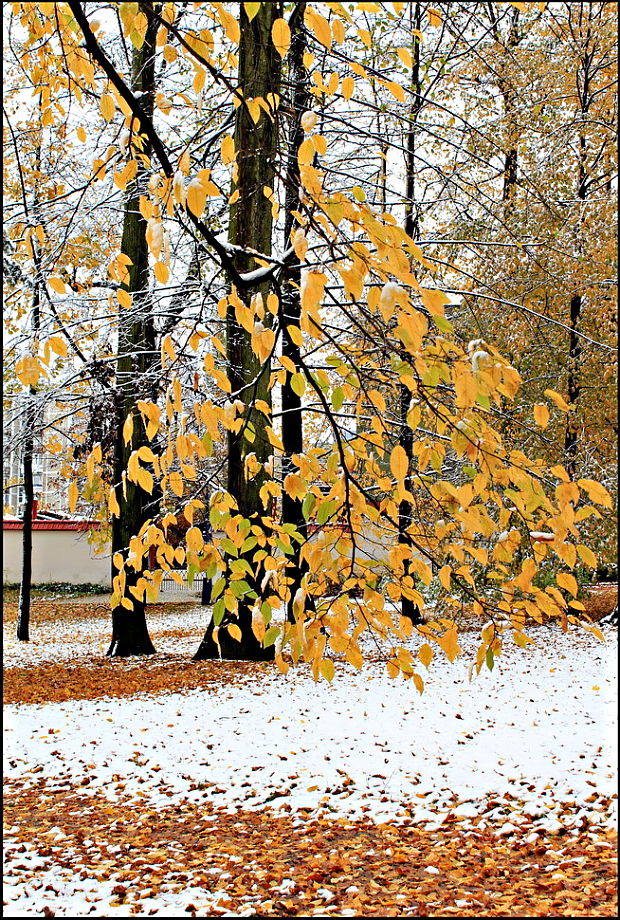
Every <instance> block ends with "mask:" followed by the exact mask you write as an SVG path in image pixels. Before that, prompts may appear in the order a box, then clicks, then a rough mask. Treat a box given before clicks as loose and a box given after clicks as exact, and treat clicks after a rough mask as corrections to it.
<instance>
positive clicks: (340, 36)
mask: <svg viewBox="0 0 620 920" xmlns="http://www.w3.org/2000/svg"><path fill="white" fill-rule="evenodd" d="M332 38H333V39H334V41H335V42H336V44H338V45H341V44H342V42H343V41H344V39H345V31H344V25H343V24H342V22H341V21H340V19H334V20H333V22H332Z"/></svg>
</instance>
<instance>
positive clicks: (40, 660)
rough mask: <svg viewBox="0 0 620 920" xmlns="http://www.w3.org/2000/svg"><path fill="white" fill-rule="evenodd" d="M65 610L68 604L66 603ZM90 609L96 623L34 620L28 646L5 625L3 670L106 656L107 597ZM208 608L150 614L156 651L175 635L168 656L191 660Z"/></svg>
mask: <svg viewBox="0 0 620 920" xmlns="http://www.w3.org/2000/svg"><path fill="white" fill-rule="evenodd" d="M66 603H67V606H68V605H69V604H70V603H71V601H68V602H66ZM88 603H89V601H88V599H87V600H84V599H83V598H80V604H81V605H82V606H87V605H88ZM90 603H91V604H92V609H93V610H96V611H97V612H99V613H100V614H101V616H100V619H99V621H97V622H96V623H93V620H92V619H88V618H83V619H78V618H77V617H76V618H75V619H72V620H71V623H70V627H68V625H67V622H66V620H65V619H60V618H59V619H58V620H56V621H55V620H53V619H47V620H45V621H44V622H42V623H38V622H36V619H35V617H36V613H35V617H33V619H34V620H35V622H34V624H33V626H31V637H30V641H29V642H28V643H24V642H18V641H17V639H16V638H15V629H14V626H13V624H12V623H11V624H10V627H9V626H8V625H6V624H5V630H4V637H3V638H4V650H3V662H4V667H5V668H15V667H20V666H21V667H34V666H36V665H40V664H48V663H49V664H59V663H61V662H67V663H68V662H70V661H72V660H78V659H80V660H82V661H83V659H84V657H85V656H89V655H95V656H99V655H105V653H106V651H107V649H108V647H109V645H110V641H111V639H112V627H111V616H110V605H109V596H108V595H105V596H102V597H101V598H99V597H96V598H93V599H91V601H90ZM210 615H211V608H205V607H201V606H194V605H188V604H186V605H184V606H183V607H182V608H181V609H179V608H178V607H177V608H173V609H172V610H166V609H165V608H164V609H163V610H162V609H161V608H159V609H155V610H149V615H148V622H149V631H150V634H151V637H152V638H153V641H154V643H155V645H156V647H157V648H158V649H159V648H160V646H161V645H162V643H161V642H160V640H159V636H160V635H162V634H164V635H165V633H170V632H175V631H176V632H178V635H177V636H174V637H173V636H170V635H167V636H166V638H165V650H166V652H167V653H168V654H178V655H187V656H188V657H191V656H192V655H193V654H194V652H195V651H196V649H197V648H198V646H199V644H200V639H201V637H202V634H203V633H204V631H205V630H206V628H207V623H208V617H209V616H210ZM183 634H185V635H183Z"/></svg>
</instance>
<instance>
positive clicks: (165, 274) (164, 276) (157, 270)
mask: <svg viewBox="0 0 620 920" xmlns="http://www.w3.org/2000/svg"><path fill="white" fill-rule="evenodd" d="M153 273H154V275H155V277H156V278H157V280H158V281H159V283H160V284H166V283H167V281H168V278H169V277H170V270H169V268H168V266H167V265H166V263H165V262H156V263H155V265H154V266H153Z"/></svg>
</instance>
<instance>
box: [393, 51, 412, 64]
mask: <svg viewBox="0 0 620 920" xmlns="http://www.w3.org/2000/svg"><path fill="white" fill-rule="evenodd" d="M396 54H397V55H398V56H399V58H400V59H401V61H402V62H403V64H404V65H405V67H411V65H412V64H413V58H412V57H411V51H409V49H408V48H397V49H396Z"/></svg>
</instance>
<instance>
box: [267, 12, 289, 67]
mask: <svg viewBox="0 0 620 920" xmlns="http://www.w3.org/2000/svg"><path fill="white" fill-rule="evenodd" d="M271 40H272V41H273V44H274V47H275V49H276V51H277V52H278V54H279V55H280V57H282V58H283V57H284V56H285V54H286V52H287V51H288V49H289V48H290V46H291V30H290V29H289V26H288V23H287V22H285V20H284V19H276V21H275V22H274V24H273V26H272V27H271Z"/></svg>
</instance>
